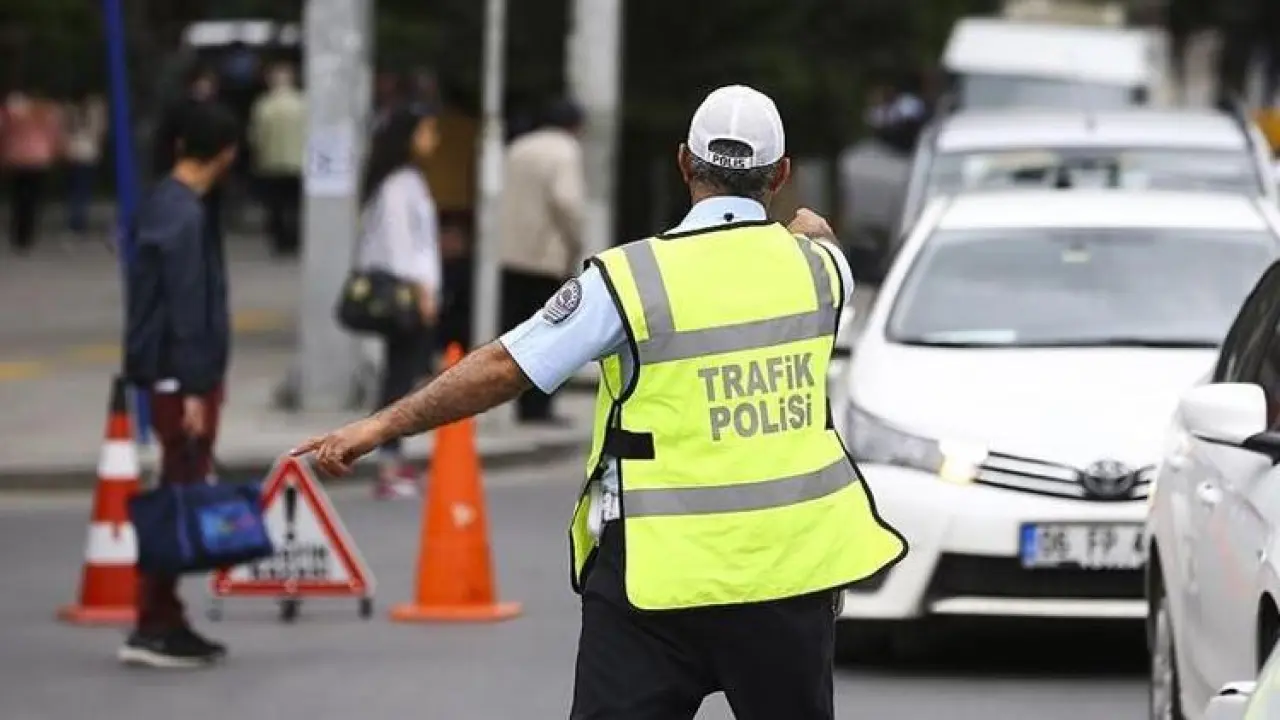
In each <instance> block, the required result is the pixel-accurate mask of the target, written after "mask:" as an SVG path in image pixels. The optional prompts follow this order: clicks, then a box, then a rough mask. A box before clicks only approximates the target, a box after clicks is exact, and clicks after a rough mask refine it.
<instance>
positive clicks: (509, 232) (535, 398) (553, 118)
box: [498, 99, 585, 424]
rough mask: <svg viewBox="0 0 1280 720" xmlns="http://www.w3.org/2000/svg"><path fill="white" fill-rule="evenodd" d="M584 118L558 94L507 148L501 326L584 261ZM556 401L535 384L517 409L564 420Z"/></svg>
mask: <svg viewBox="0 0 1280 720" xmlns="http://www.w3.org/2000/svg"><path fill="white" fill-rule="evenodd" d="M582 123H583V115H582V110H581V109H580V108H579V107H578V106H577V105H576V104H575V103H573V102H572V101H570V100H565V99H561V100H557V101H554V102H553V103H552V104H551V105H550V107H549V108H548V109H547V111H546V116H545V119H544V122H543V123H542V126H541V127H540V128H538V129H537V130H534V131H532V132H528V133H525V134H524V135H521V136H520V137H519V138H517V139H516V140H515V141H514V142H512V143H511V145H510V147H509V148H508V150H507V157H506V168H505V171H504V173H505V175H504V180H503V185H502V199H501V206H500V209H499V213H500V219H499V225H498V228H499V230H498V231H499V234H500V238H501V243H502V245H501V254H500V260H501V265H502V310H501V312H502V317H501V324H502V329H503V330H510V329H512V328H514V327H516V326H517V325H519V324H520V323H521V322H523V321H524V319H525V318H527V317H528V316H529V315H530V313H533V312H534V311H536V310H537V309H538V308H539V307H541V306H542V304H543V303H545V302H546V301H547V298H548V297H550V296H551V295H553V294H555V292H556V289H557V288H559V287H560V285H561V284H562V283H563V282H564V281H565V280H566V279H567V278H570V277H573V276H574V275H575V274H576V271H577V267H578V263H579V262H581V261H582V221H583V212H584V202H585V188H584V185H585V181H584V179H583V172H584V169H583V164H582V144H581V140H580V139H579V133H580V132H581V130H582ZM553 409H554V408H553V398H552V396H551V395H550V394H547V393H543V392H541V391H539V390H537V389H536V388H535V389H533V390H530V391H529V392H527V393H525V394H523V395H521V396H520V399H519V400H518V401H517V402H516V417H517V418H518V419H519V421H520V422H524V423H552V424H563V421H562V420H561V419H560V418H557V417H556V415H555V413H554V412H553Z"/></svg>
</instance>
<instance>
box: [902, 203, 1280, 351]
mask: <svg viewBox="0 0 1280 720" xmlns="http://www.w3.org/2000/svg"><path fill="white" fill-rule="evenodd" d="M1276 255H1277V252H1276V250H1275V243H1274V240H1273V238H1272V237H1271V235H1269V234H1268V233H1265V232H1261V231H1256V232H1255V231H1215V230H1181V229H1178V230H1166V229H1145V228H1143V229H1115V230H1112V229H1056V228H1055V229H997V230H944V231H939V232H937V233H935V234H934V235H933V236H932V237H931V238H930V239H929V241H928V244H927V245H926V247H925V248H923V249H922V251H921V253H920V255H919V256H918V257H917V258H916V259H915V261H914V262H913V263H912V266H911V269H910V270H909V271H908V275H907V278H906V280H905V282H904V283H903V285H902V289H901V291H900V292H899V293H898V296H897V298H896V299H895V301H894V305H893V308H892V312H891V315H890V318H889V324H888V328H887V332H886V336H887V337H888V339H889V340H891V341H894V342H899V343H903V344H916V345H937V346H959V347H973V346H980V347H992V346H994V347H1036V346H1040V347H1073V346H1117V347H1123V346H1133V347H1216V346H1217V345H1218V344H1219V343H1220V342H1221V341H1222V338H1223V336H1224V335H1225V334H1226V331H1227V328H1228V327H1229V326H1230V324H1231V321H1232V319H1233V318H1234V317H1235V314H1236V311H1237V309H1238V308H1239V306H1240V303H1241V302H1242V301H1243V300H1244V298H1245V296H1246V295H1247V294H1248V293H1249V290H1250V289H1251V288H1252V287H1253V285H1254V283H1255V282H1256V281H1257V279H1258V277H1260V276H1261V275H1262V273H1263V271H1264V270H1266V268H1267V266H1268V265H1269V264H1270V263H1271V261H1272V259H1273V258H1274V257H1275V256H1276Z"/></svg>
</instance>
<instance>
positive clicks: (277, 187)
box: [258, 175, 302, 255]
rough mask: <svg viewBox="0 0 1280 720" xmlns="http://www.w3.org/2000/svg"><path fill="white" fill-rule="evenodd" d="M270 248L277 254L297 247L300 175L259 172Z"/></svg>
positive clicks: (295, 249) (299, 226)
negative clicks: (261, 173) (264, 173)
mask: <svg viewBox="0 0 1280 720" xmlns="http://www.w3.org/2000/svg"><path fill="white" fill-rule="evenodd" d="M258 188H259V191H260V192H261V193H262V205H263V209H265V210H266V212H267V231H268V234H269V235H270V236H271V249H272V251H273V252H275V253H276V254H277V255H293V254H295V253H296V252H297V251H298V241H299V237H300V234H301V230H300V228H301V216H302V178H301V177H299V176H297V175H262V176H260V177H259V178H258Z"/></svg>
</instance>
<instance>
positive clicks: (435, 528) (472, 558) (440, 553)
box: [390, 343, 520, 622]
mask: <svg viewBox="0 0 1280 720" xmlns="http://www.w3.org/2000/svg"><path fill="white" fill-rule="evenodd" d="M461 359H462V348H461V347H459V346H458V345H457V344H456V343H455V344H452V345H450V346H449V349H448V351H447V352H446V353H445V365H446V366H447V367H452V366H453V365H455V364H457V362H458V361H459V360H461ZM429 474H430V481H431V482H430V485H429V486H428V488H429V489H428V495H427V502H426V503H424V505H423V507H424V509H423V518H422V540H421V546H420V548H419V551H418V584H417V595H416V597H415V599H414V601H413V602H411V603H405V604H402V605H396V606H395V607H392V608H391V613H390V615H391V619H392V620H395V621H398V622H485V621H495V620H506V619H508V618H513V617H515V616H517V615H519V614H520V603H514V602H497V600H496V599H495V591H494V582H493V563H492V560H491V559H490V556H489V529H488V522H487V520H486V513H485V507H484V493H483V491H482V489H481V482H480V459H479V457H478V456H477V455H476V445H475V420H474V419H472V418H468V419H466V420H461V421H459V422H456V423H453V424H452V425H446V426H444V427H442V428H440V429H439V430H437V431H436V443H435V451H434V453H433V454H432V458H431V470H430V473H429Z"/></svg>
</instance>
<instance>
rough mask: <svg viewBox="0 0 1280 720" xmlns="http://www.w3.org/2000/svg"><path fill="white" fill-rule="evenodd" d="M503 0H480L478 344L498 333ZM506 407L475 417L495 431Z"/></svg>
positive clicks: (474, 335) (508, 412)
mask: <svg viewBox="0 0 1280 720" xmlns="http://www.w3.org/2000/svg"><path fill="white" fill-rule="evenodd" d="M506 65H507V1H506V0H486V1H485V9H484V60H483V67H482V68H481V72H482V73H483V78H484V79H483V81H482V82H483V85H484V87H483V91H484V95H483V99H482V101H481V104H482V106H481V108H480V112H481V116H482V117H481V123H482V127H481V137H480V158H479V160H478V162H479V165H480V173H479V175H480V176H479V178H478V182H479V188H478V190H479V192H478V193H477V195H478V203H477V211H478V213H477V214H478V217H477V223H476V236H475V240H474V241H473V242H472V246H471V253H472V256H471V259H472V263H473V264H474V278H473V281H472V288H471V291H472V295H471V307H472V315H471V344H472V347H473V348H478V347H480V346H482V345H484V344H486V343H488V342H490V341H492V340H493V339H494V338H496V337H498V334H499V332H501V329H500V328H499V327H498V312H499V308H501V307H502V287H501V284H500V283H499V272H500V270H499V264H498V244H499V243H500V242H501V238H499V237H498V233H499V232H500V231H501V228H500V227H499V223H498V204H499V203H500V202H501V200H502V179H503V178H502V176H503V155H504V154H505V152H506V130H505V128H506V121H505V118H504V114H503V95H504V94H505V93H506V88H507V80H506ZM513 412H514V411H513V409H512V408H510V407H505V408H495V409H494V410H492V411H490V412H488V413H485V414H484V415H482V416H481V417H480V418H479V424H480V430H481V431H482V432H485V433H492V434H498V433H501V432H503V431H505V430H506V429H507V428H508V427H510V425H511V423H512V420H513Z"/></svg>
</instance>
